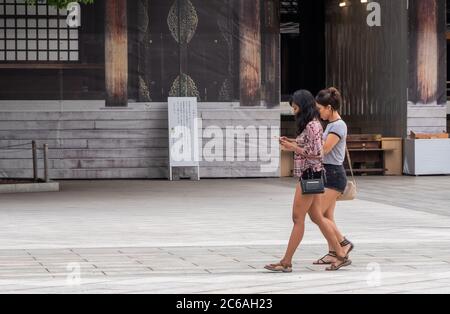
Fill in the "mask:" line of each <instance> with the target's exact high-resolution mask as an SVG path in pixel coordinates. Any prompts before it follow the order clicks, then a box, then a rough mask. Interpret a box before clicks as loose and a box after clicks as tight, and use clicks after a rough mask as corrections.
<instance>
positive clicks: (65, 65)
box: [0, 63, 105, 70]
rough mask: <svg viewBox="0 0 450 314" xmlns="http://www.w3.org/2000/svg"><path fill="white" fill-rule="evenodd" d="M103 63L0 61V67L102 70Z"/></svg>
mask: <svg viewBox="0 0 450 314" xmlns="http://www.w3.org/2000/svg"><path fill="white" fill-rule="evenodd" d="M104 68H105V66H104V65H103V64H92V63H0V69H15V70H102V69H104Z"/></svg>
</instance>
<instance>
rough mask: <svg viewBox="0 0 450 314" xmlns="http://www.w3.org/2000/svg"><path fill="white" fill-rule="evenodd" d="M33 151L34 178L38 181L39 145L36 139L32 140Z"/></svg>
mask: <svg viewBox="0 0 450 314" xmlns="http://www.w3.org/2000/svg"><path fill="white" fill-rule="evenodd" d="M31 145H32V151H33V180H34V181H35V182H36V181H37V180H38V161H37V145H36V141H32V142H31Z"/></svg>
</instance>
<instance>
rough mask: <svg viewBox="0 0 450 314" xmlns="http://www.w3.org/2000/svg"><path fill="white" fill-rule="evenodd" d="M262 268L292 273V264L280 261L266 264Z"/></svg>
mask: <svg viewBox="0 0 450 314" xmlns="http://www.w3.org/2000/svg"><path fill="white" fill-rule="evenodd" d="M264 268H265V269H266V270H269V271H272V272H275V273H292V265H283V264H282V263H278V264H270V265H266V266H265V267H264Z"/></svg>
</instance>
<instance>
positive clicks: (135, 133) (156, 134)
mask: <svg viewBox="0 0 450 314" xmlns="http://www.w3.org/2000/svg"><path fill="white" fill-rule="evenodd" d="M168 136H169V131H168V130H163V129H155V130H128V131H124V130H108V131H104V130H78V131H77V130H62V131H48V130H36V131H0V140H45V139H61V140H65V139H149V138H167V137H168Z"/></svg>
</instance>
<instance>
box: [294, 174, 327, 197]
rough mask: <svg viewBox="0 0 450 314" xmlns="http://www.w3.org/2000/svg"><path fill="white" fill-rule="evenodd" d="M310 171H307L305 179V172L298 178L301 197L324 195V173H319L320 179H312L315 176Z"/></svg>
mask: <svg viewBox="0 0 450 314" xmlns="http://www.w3.org/2000/svg"><path fill="white" fill-rule="evenodd" d="M314 173H318V172H313V171H312V170H311V169H308V170H307V176H306V177H307V178H305V174H306V172H305V173H304V174H303V175H302V177H301V178H300V184H301V186H302V191H303V195H314V194H323V193H325V174H324V171H321V172H320V178H314V177H315V175H314Z"/></svg>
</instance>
